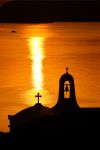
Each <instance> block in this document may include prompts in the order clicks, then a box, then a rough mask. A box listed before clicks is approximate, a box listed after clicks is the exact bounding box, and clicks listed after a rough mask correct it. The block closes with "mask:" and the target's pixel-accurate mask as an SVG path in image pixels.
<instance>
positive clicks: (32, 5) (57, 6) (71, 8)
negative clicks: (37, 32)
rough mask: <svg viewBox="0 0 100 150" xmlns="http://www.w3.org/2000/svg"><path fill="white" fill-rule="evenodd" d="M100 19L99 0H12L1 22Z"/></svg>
mask: <svg viewBox="0 0 100 150" xmlns="http://www.w3.org/2000/svg"><path fill="white" fill-rule="evenodd" d="M53 21H100V2H99V1H34V2H32V1H10V2H7V3H5V5H3V6H2V7H1V8H0V22H22V23H23V22H30V23H31V22H32V23H35V22H53Z"/></svg>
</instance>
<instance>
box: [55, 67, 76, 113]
mask: <svg viewBox="0 0 100 150" xmlns="http://www.w3.org/2000/svg"><path fill="white" fill-rule="evenodd" d="M53 110H54V111H56V112H60V113H61V112H62V113H64V112H68V111H78V110H79V106H78V104H77V101H76V95H75V86H74V78H73V77H72V75H70V74H69V73H68V68H66V73H65V74H63V75H62V76H61V78H60V81H59V97H58V102H57V104H56V105H55V106H54V107H53Z"/></svg>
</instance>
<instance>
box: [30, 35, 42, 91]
mask: <svg viewBox="0 0 100 150" xmlns="http://www.w3.org/2000/svg"><path fill="white" fill-rule="evenodd" d="M43 41H44V38H43V37H33V38H31V39H30V46H31V49H30V50H31V56H30V57H31V59H32V60H33V63H32V80H33V83H32V84H33V86H34V88H35V90H36V91H40V90H42V89H43V73H42V67H43V66H42V60H43V58H44V54H43Z"/></svg>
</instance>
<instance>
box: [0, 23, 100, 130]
mask: <svg viewBox="0 0 100 150" xmlns="http://www.w3.org/2000/svg"><path fill="white" fill-rule="evenodd" d="M12 30H16V33H12V32H11V31H12ZM67 66H68V67H69V73H71V74H72V75H73V76H74V79H75V87H76V97H77V102H78V104H79V106H80V107H100V98H99V95H100V23H50V24H0V130H1V131H8V130H9V129H8V124H9V122H8V114H15V113H17V112H18V111H20V110H21V109H23V108H26V107H29V106H32V105H34V104H35V103H36V102H37V98H36V97H35V95H36V94H37V92H40V94H41V95H42V98H41V99H40V102H41V103H42V104H44V105H46V106H48V107H52V106H53V105H55V104H56V102H57V99H58V87H59V78H60V76H61V75H62V74H63V73H65V68H66V67H67Z"/></svg>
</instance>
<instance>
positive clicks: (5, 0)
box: [0, 0, 11, 5]
mask: <svg viewBox="0 0 100 150" xmlns="http://www.w3.org/2000/svg"><path fill="white" fill-rule="evenodd" d="M8 1H11V0H0V5H3V4H4V3H6V2H8Z"/></svg>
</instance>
